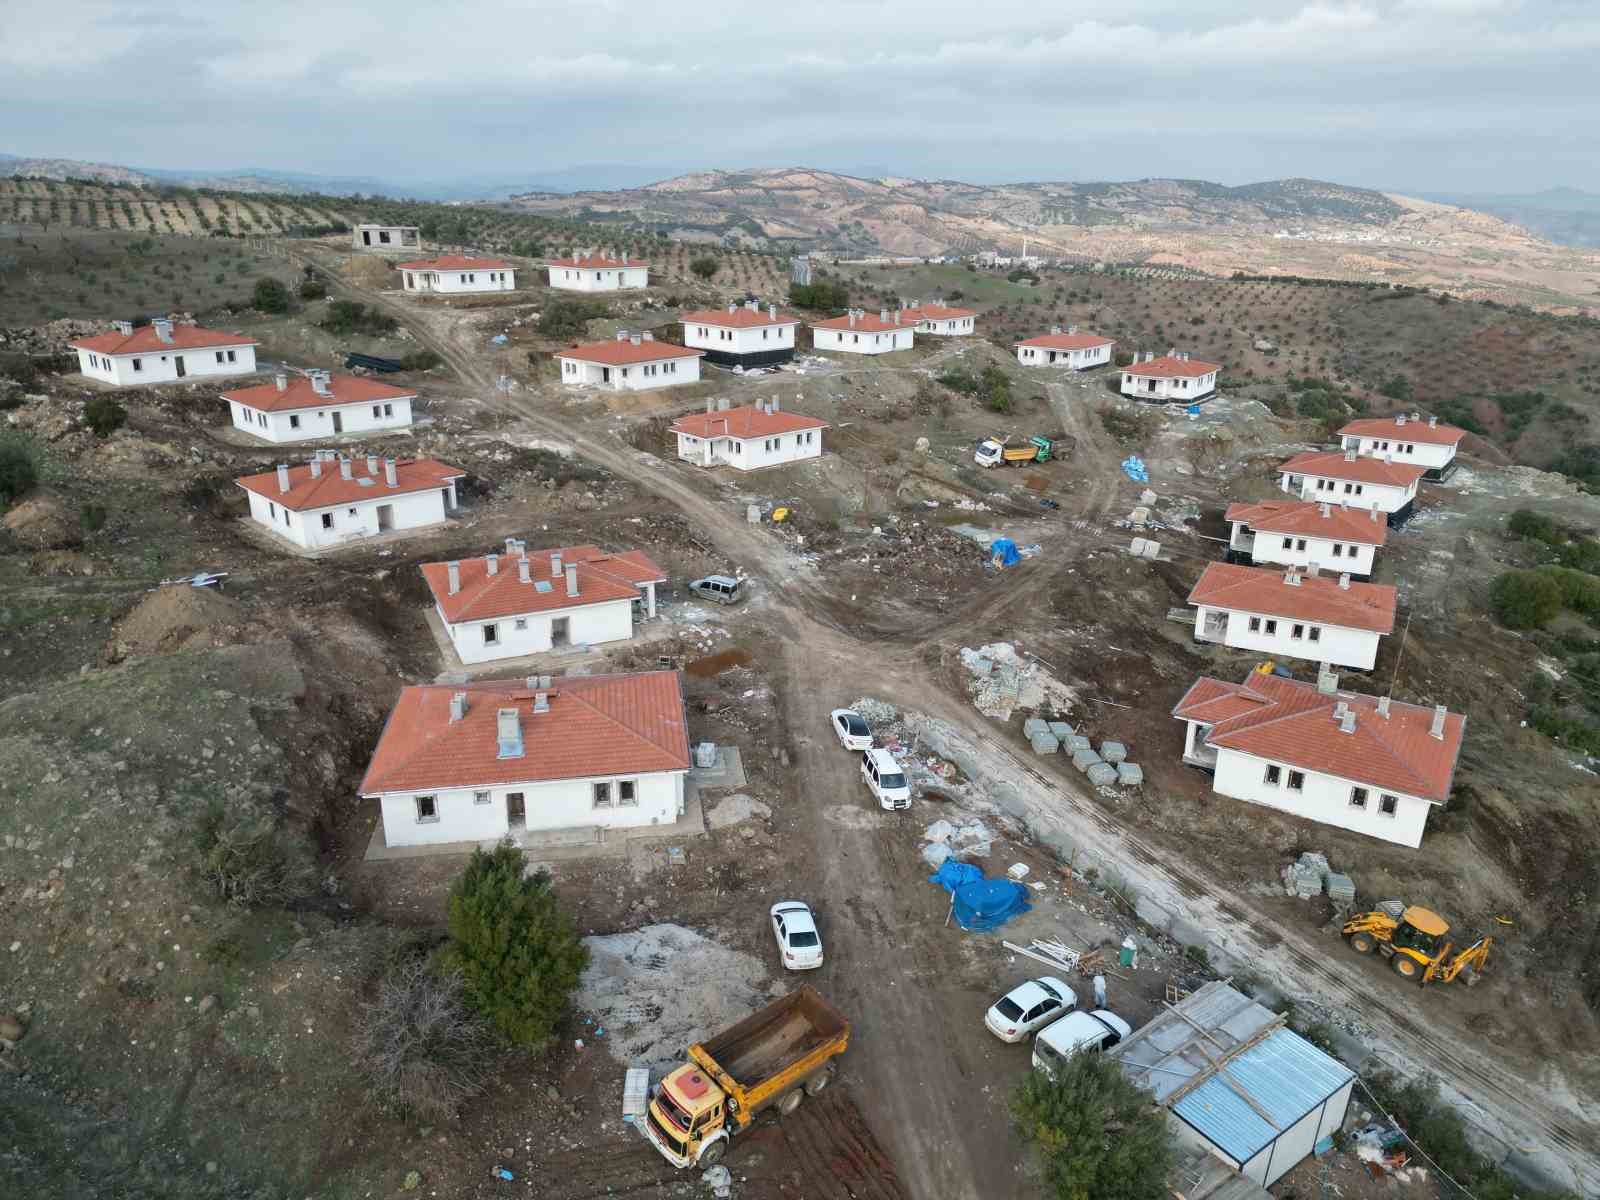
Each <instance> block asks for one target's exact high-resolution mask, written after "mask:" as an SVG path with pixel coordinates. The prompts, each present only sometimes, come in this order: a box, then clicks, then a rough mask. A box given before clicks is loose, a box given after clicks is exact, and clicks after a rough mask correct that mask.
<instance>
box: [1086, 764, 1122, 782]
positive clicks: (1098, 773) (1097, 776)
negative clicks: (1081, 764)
mask: <svg viewBox="0 0 1600 1200" xmlns="http://www.w3.org/2000/svg"><path fill="white" fill-rule="evenodd" d="M1085 774H1086V775H1088V776H1089V782H1090V783H1092V784H1094V786H1095V787H1109V786H1110V785H1111V784H1113V783H1115V782H1116V781H1117V769H1116V768H1115V767H1113V766H1112V765H1111V764H1110V763H1107V762H1097V763H1091V764H1090V765H1089V769H1088V771H1086V772H1085Z"/></svg>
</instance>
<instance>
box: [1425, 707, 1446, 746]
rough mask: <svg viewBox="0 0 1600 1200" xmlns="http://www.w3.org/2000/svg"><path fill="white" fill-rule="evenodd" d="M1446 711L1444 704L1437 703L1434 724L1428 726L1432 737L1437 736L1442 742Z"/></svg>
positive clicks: (1434, 708)
mask: <svg viewBox="0 0 1600 1200" xmlns="http://www.w3.org/2000/svg"><path fill="white" fill-rule="evenodd" d="M1445 712H1446V710H1445V706H1444V705H1442V704H1435V705H1434V706H1433V724H1432V725H1430V726H1428V736H1429V737H1431V738H1437V739H1438V740H1439V741H1441V742H1442V741H1444V718H1445Z"/></svg>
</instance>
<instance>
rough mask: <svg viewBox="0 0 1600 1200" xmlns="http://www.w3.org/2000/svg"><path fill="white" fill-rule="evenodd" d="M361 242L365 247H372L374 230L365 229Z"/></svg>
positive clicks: (362, 232)
mask: <svg viewBox="0 0 1600 1200" xmlns="http://www.w3.org/2000/svg"><path fill="white" fill-rule="evenodd" d="M361 242H362V244H363V245H365V246H370V245H372V230H370V229H363V230H362V231H361Z"/></svg>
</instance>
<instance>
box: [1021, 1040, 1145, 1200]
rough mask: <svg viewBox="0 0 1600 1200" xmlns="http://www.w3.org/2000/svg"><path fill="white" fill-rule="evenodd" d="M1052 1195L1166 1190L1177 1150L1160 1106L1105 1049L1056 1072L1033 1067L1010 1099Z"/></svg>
mask: <svg viewBox="0 0 1600 1200" xmlns="http://www.w3.org/2000/svg"><path fill="white" fill-rule="evenodd" d="M1011 1112H1012V1115H1013V1116H1014V1118H1015V1119H1016V1122H1017V1125H1018V1128H1019V1131H1020V1132H1021V1134H1022V1137H1023V1140H1024V1141H1027V1142H1030V1143H1032V1144H1033V1147H1034V1149H1035V1150H1036V1151H1037V1152H1038V1154H1039V1159H1040V1166H1041V1168H1042V1174H1043V1177H1044V1181H1045V1185H1046V1187H1047V1189H1048V1191H1049V1194H1051V1195H1053V1196H1056V1197H1059V1198H1060V1200H1089V1198H1090V1197H1092V1198H1093V1200H1150V1198H1151V1197H1157V1196H1165V1195H1166V1194H1167V1191H1166V1188H1165V1186H1164V1185H1165V1183H1166V1178H1167V1173H1168V1171H1169V1170H1170V1169H1171V1167H1172V1162H1173V1152H1172V1143H1171V1141H1170V1136H1169V1134H1168V1132H1167V1122H1166V1117H1165V1115H1164V1114H1163V1112H1162V1110H1161V1109H1159V1108H1158V1107H1157V1106H1156V1105H1154V1104H1152V1103H1150V1096H1149V1094H1148V1093H1147V1092H1145V1091H1144V1090H1143V1089H1142V1088H1140V1087H1139V1086H1138V1085H1137V1084H1136V1083H1134V1082H1132V1081H1131V1080H1130V1079H1129V1078H1128V1077H1127V1076H1126V1075H1124V1074H1123V1073H1122V1067H1121V1066H1120V1065H1119V1064H1118V1063H1117V1062H1116V1061H1115V1060H1114V1059H1110V1058H1107V1057H1105V1056H1104V1055H1101V1054H1074V1055H1073V1056H1072V1057H1071V1058H1069V1059H1067V1061H1066V1062H1065V1063H1064V1064H1062V1065H1060V1066H1058V1067H1057V1068H1056V1071H1055V1074H1054V1076H1050V1075H1046V1074H1045V1073H1044V1072H1042V1071H1030V1072H1029V1073H1028V1076H1027V1078H1026V1079H1024V1080H1023V1081H1022V1084H1021V1086H1020V1087H1018V1088H1017V1090H1016V1092H1015V1093H1014V1094H1013V1096H1012V1098H1011Z"/></svg>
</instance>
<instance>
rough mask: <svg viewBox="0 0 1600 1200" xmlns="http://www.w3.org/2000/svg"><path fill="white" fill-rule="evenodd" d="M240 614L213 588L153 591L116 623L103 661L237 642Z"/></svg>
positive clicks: (240, 621)
mask: <svg viewBox="0 0 1600 1200" xmlns="http://www.w3.org/2000/svg"><path fill="white" fill-rule="evenodd" d="M243 624H244V612H243V610H242V609H241V608H240V607H239V605H238V604H236V603H235V602H234V601H232V600H230V599H228V597H226V596H224V595H222V593H220V592H218V591H216V590H215V589H213V588H195V587H189V586H187V585H184V584H174V585H172V586H170V587H163V588H157V589H156V590H155V591H153V592H151V593H150V594H149V595H148V596H146V597H145V598H144V599H143V600H141V601H140V602H139V603H138V604H137V605H135V606H134V609H133V611H132V612H130V613H129V614H128V615H127V616H125V617H123V618H122V620H121V621H119V622H118V623H117V632H116V634H115V635H114V636H113V637H112V639H111V641H110V642H109V643H108V644H107V646H106V658H107V659H108V660H109V661H111V662H120V661H121V660H122V659H124V658H128V657H131V656H143V655H150V654H174V653H176V652H177V651H179V650H188V649H192V648H195V647H210V646H225V645H228V644H230V643H233V642H236V641H238V640H239V638H238V635H239V632H240V629H241V627H242V626H243Z"/></svg>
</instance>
